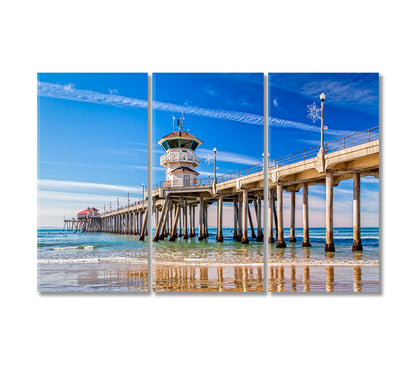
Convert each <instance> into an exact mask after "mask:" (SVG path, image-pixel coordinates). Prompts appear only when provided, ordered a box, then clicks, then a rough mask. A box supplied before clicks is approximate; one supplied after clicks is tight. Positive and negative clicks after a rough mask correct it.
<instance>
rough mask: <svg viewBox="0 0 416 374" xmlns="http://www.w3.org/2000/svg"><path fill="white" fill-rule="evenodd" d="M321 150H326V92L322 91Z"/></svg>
mask: <svg viewBox="0 0 416 374" xmlns="http://www.w3.org/2000/svg"><path fill="white" fill-rule="evenodd" d="M320 98H321V151H322V152H324V151H325V150H324V101H325V94H324V93H323V92H322V93H321V96H320Z"/></svg>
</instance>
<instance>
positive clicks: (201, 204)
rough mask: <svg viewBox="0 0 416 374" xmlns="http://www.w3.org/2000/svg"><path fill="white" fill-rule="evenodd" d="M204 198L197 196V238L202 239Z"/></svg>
mask: <svg viewBox="0 0 416 374" xmlns="http://www.w3.org/2000/svg"><path fill="white" fill-rule="evenodd" d="M203 231H204V200H203V198H202V197H200V198H199V228H198V240H202V239H204V232H203Z"/></svg>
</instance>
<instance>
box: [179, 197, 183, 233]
mask: <svg viewBox="0 0 416 374" xmlns="http://www.w3.org/2000/svg"><path fill="white" fill-rule="evenodd" d="M182 217H183V207H182V204H180V206H179V237H182V236H183V232H182Z"/></svg>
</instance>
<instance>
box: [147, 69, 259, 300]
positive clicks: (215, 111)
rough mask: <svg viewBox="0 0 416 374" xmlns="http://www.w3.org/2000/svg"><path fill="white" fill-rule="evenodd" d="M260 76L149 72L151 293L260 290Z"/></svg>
mask: <svg viewBox="0 0 416 374" xmlns="http://www.w3.org/2000/svg"><path fill="white" fill-rule="evenodd" d="M263 80H264V77H263V74H262V73H260V74H230V73H155V74H153V102H152V108H153V114H152V115H153V132H152V134H153V140H152V149H153V151H152V152H153V157H152V160H153V161H152V178H153V183H154V184H153V188H152V196H153V249H152V271H153V276H152V280H153V290H154V291H155V292H189V291H191V292H223V291H237V292H253V291H254V292H263V291H264V289H263V288H264V287H263V286H264V283H263V262H264V257H263V254H264V252H263V227H262V219H261V217H262V214H263V210H262V207H263V189H264V174H263V158H262V155H263V148H264V147H263V143H264V142H263V129H264V125H263V121H264V117H263Z"/></svg>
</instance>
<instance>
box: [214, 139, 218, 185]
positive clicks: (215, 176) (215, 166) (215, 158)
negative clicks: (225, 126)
mask: <svg viewBox="0 0 416 374" xmlns="http://www.w3.org/2000/svg"><path fill="white" fill-rule="evenodd" d="M214 184H217V148H216V147H214Z"/></svg>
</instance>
